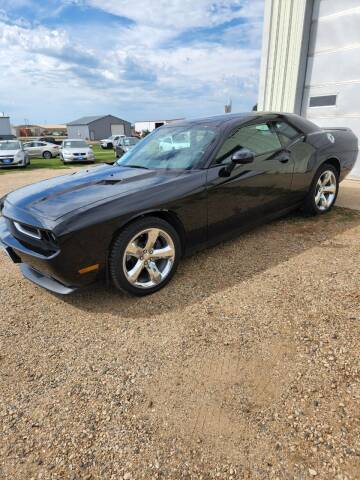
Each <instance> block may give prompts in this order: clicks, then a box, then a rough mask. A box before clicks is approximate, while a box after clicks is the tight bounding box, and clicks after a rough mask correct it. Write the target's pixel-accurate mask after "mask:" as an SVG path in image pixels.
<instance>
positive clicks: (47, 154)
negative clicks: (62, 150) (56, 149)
mask: <svg viewBox="0 0 360 480" xmlns="http://www.w3.org/2000/svg"><path fill="white" fill-rule="evenodd" d="M42 156H43V158H46V159H47V160H49V159H50V158H52V155H51V152H49V151H47V150H46V152H43V154H42Z"/></svg>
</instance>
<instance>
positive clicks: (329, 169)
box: [304, 163, 339, 215]
mask: <svg viewBox="0 0 360 480" xmlns="http://www.w3.org/2000/svg"><path fill="white" fill-rule="evenodd" d="M338 191H339V173H338V171H337V170H336V168H335V167H334V166H333V165H331V164H328V163H325V164H324V165H322V166H321V167H320V168H319V170H318V171H317V173H316V175H315V177H314V180H313V183H312V185H311V188H310V191H309V193H308V195H307V198H306V201H305V204H304V210H305V212H306V213H308V214H310V215H321V214H323V213H326V212H328V211H329V210H331V209H332V207H333V206H334V204H335V201H336V197H337V194H338Z"/></svg>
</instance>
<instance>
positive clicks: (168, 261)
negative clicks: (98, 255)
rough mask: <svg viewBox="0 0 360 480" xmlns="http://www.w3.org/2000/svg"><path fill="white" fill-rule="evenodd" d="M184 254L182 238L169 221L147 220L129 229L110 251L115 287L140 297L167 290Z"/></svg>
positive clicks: (138, 222)
mask: <svg viewBox="0 0 360 480" xmlns="http://www.w3.org/2000/svg"><path fill="white" fill-rule="evenodd" d="M180 253H181V245H180V239H179V235H178V233H177V232H176V230H175V229H174V228H173V227H172V226H171V225H170V224H169V223H168V222H166V221H164V220H162V219H160V218H156V217H146V218H142V219H140V220H137V221H135V222H134V223H132V224H130V225H129V226H128V227H126V228H125V229H124V230H123V231H122V232H121V233H120V234H119V235H118V237H117V238H116V240H115V242H114V244H113V246H112V248H111V252H110V258H109V267H110V275H111V278H112V281H113V283H114V285H115V286H116V287H117V288H118V289H120V290H124V291H126V292H128V293H131V294H133V295H138V296H144V295H149V294H151V293H154V292H156V291H157V290H160V289H161V288H162V287H164V286H165V285H166V284H167V283H168V282H169V281H170V280H171V278H172V277H173V275H174V273H175V271H176V268H177V265H178V262H179V258H180Z"/></svg>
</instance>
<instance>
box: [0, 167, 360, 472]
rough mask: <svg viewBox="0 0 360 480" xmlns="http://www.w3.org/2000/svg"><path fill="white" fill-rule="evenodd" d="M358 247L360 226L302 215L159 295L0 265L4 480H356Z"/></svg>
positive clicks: (8, 178) (211, 258) (214, 252)
mask: <svg viewBox="0 0 360 480" xmlns="http://www.w3.org/2000/svg"><path fill="white" fill-rule="evenodd" d="M59 173H62V172H56V171H51V172H49V171H41V172H40V173H39V172H38V171H29V172H19V173H10V174H6V175H2V176H1V177H0V178H1V183H0V196H1V195H3V194H5V193H6V192H7V191H9V190H13V189H14V188H16V187H18V186H20V185H21V184H26V183H30V182H31V181H36V180H40V179H41V178H45V176H50V175H54V174H59ZM359 245H360V214H359V213H356V212H354V211H350V210H346V209H340V208H336V209H334V210H333V211H332V212H331V213H329V214H327V215H324V216H320V217H317V218H304V217H303V216H301V215H300V214H297V213H294V214H292V215H291V216H288V217H287V218H285V219H281V220H279V221H275V222H272V223H271V224H268V225H264V226H261V227H259V228H257V229H256V230H253V231H251V232H249V233H245V234H243V235H241V236H240V237H239V238H237V239H235V240H233V241H230V242H227V243H224V244H221V245H219V246H217V247H215V248H212V249H209V250H207V251H204V252H201V253H199V254H197V255H196V256H193V257H191V258H187V259H184V260H183V261H182V262H181V264H180V267H179V271H178V273H177V275H176V276H175V277H174V279H173V281H172V282H171V283H170V284H169V285H168V286H167V287H166V288H165V289H163V290H162V291H160V292H157V293H156V294H154V295H152V296H150V297H146V298H131V297H127V296H124V295H122V294H120V293H118V292H116V291H115V290H114V289H106V288H105V287H103V286H101V285H97V286H94V287H92V288H89V289H86V290H83V291H80V292H77V293H75V294H74V295H72V296H68V297H58V296H55V295H53V294H51V293H49V292H47V291H45V290H42V289H40V288H38V287H36V286H35V285H33V284H31V283H30V282H28V281H27V280H25V279H24V278H22V276H21V273H20V271H19V269H18V267H17V266H16V265H14V264H12V263H11V262H10V260H9V258H8V257H6V256H5V255H2V254H0V276H1V288H0V302H1V303H0V304H1V309H0V372H1V375H0V478H1V479H3V478H4V479H9V480H10V479H11V480H17V479H31V478H33V479H36V480H37V479H43V480H50V479H51V480H60V479H61V480H62V479H74V480H75V479H76V480H79V479H81V480H82V479H88V480H90V479H109V480H118V479H124V480H141V479H144V480H153V479H154V480H155V479H156V480H157V479H169V480H173V479H174V480H177V479H189V480H193V479H195V480H200V479H202V480H212V479H215V478H216V479H220V480H223V479H232V480H235V479H236V480H237V479H257V480H258V479H260V480H268V479H270V480H274V479H284V478H286V479H305V478H309V477H314V476H316V478H319V479H321V480H329V479H336V480H357V479H359V478H360V418H359V411H360V356H359V351H360V312H359V304H360V273H359V265H360V248H359Z"/></svg>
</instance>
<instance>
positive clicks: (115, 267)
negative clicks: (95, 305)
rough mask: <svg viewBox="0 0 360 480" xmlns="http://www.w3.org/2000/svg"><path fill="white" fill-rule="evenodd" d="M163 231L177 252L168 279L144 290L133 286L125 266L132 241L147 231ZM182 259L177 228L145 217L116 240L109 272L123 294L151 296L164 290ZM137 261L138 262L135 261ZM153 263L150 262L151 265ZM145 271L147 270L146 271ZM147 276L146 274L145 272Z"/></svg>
mask: <svg viewBox="0 0 360 480" xmlns="http://www.w3.org/2000/svg"><path fill="white" fill-rule="evenodd" d="M152 228H154V229H161V230H162V231H163V232H165V233H166V234H167V235H169V236H170V238H171V240H172V242H173V245H174V251H175V258H174V259H173V263H172V267H171V270H170V271H169V273H168V274H167V275H166V277H165V278H164V279H163V280H162V281H160V283H159V284H157V285H155V286H152V287H147V288H142V287H138V286H135V285H133V284H132V283H130V281H129V280H128V279H127V278H126V275H125V272H124V266H123V259H124V254H125V250H126V248H127V247H128V245H129V243H130V241H131V240H132V239H133V238H134V237H135V236H136V235H137V234H138V233H140V232H142V231H143V230H146V229H152ZM160 248H161V247H160ZM180 257H181V242H180V238H179V235H178V233H177V231H176V230H175V228H174V227H173V226H172V225H170V224H169V223H168V222H166V221H165V220H162V219H160V218H157V217H144V218H141V219H139V220H135V221H134V222H133V223H131V224H130V225H128V226H127V227H125V228H124V230H122V231H121V232H120V233H119V234H118V236H117V237H116V238H115V240H114V242H113V244H112V246H111V249H110V255H109V272H110V277H111V280H112V282H113V284H114V285H115V287H116V288H117V289H119V290H121V291H123V292H126V293H130V294H131V295H136V296H141V297H142V296H145V295H150V294H152V293H154V292H156V291H158V290H160V289H161V288H163V287H164V286H165V285H166V284H167V283H168V282H169V281H170V280H171V279H172V277H173V276H174V274H175V272H176V269H177V266H178V263H179V260H180ZM135 261H137V260H135ZM150 263H151V262H149V264H150ZM144 270H145V269H144ZM145 275H146V272H145Z"/></svg>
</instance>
